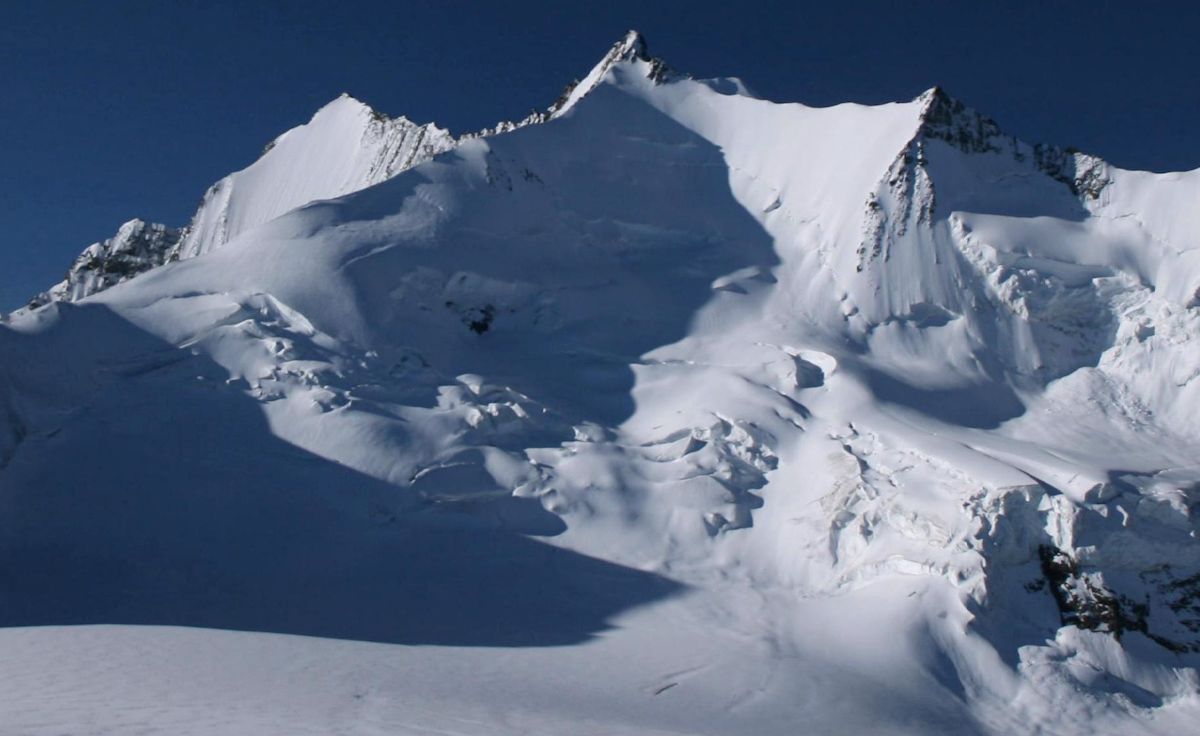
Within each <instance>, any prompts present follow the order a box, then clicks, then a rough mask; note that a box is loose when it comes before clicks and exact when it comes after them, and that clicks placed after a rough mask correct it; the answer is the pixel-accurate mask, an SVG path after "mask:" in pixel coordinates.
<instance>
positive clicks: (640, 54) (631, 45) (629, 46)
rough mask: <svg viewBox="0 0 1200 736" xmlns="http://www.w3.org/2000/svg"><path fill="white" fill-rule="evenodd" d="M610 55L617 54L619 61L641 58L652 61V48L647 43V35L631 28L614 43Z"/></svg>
mask: <svg viewBox="0 0 1200 736" xmlns="http://www.w3.org/2000/svg"><path fill="white" fill-rule="evenodd" d="M609 56H615V58H616V60H618V61H633V60H634V59H640V60H642V61H650V58H651V57H650V48H649V47H648V46H647V45H646V37H645V36H643V35H642V34H641V33H639V32H638V31H635V30H630V31H629V32H628V33H626V34H625V37H624V38H622V39H621V40H620V41H617V42H616V43H615V44H613V47H612V51H610V52H609Z"/></svg>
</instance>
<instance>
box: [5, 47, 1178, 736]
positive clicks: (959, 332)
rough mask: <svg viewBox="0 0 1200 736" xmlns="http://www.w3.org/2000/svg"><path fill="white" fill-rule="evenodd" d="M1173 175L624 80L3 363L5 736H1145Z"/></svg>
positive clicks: (302, 192)
mask: <svg viewBox="0 0 1200 736" xmlns="http://www.w3.org/2000/svg"><path fill="white" fill-rule="evenodd" d="M1198 205H1200V171H1193V172H1184V173H1174V174H1150V173H1146V172H1133V171H1123V170H1120V169H1117V168H1115V167H1112V166H1110V165H1108V164H1107V163H1105V162H1104V161H1101V160H1099V159H1096V158H1094V157H1091V156H1088V155H1086V154H1082V153H1078V152H1073V151H1067V150H1063V149H1059V148H1055V147H1053V146H1046V145H1036V146H1035V145H1029V144H1026V143H1024V142H1021V141H1018V140H1016V139H1014V138H1012V137H1010V136H1008V135H1006V134H1004V133H1003V132H1002V131H1001V130H1000V129H999V128H998V127H997V126H996V124H995V123H994V122H992V121H991V120H990V119H988V118H987V117H985V116H983V115H981V114H979V113H977V112H975V111H974V110H972V109H970V108H968V107H966V106H965V105H963V104H962V103H960V102H958V101H956V100H954V99H953V98H951V97H949V96H948V95H947V94H946V93H945V92H943V91H942V90H940V89H933V90H930V91H929V92H927V93H925V94H923V95H922V96H920V97H919V98H917V99H916V100H913V101H911V102H907V103H896V104H887V105H881V106H874V107H868V106H862V105H854V104H845V105H838V106H835V107H830V108H811V107H806V106H804V105H800V104H779V103H774V102H770V101H766V100H761V99H757V98H755V97H753V96H752V95H750V94H749V93H748V92H747V91H746V89H745V87H744V86H743V85H742V84H741V83H740V82H738V81H737V80H734V79H717V80H694V79H691V78H689V77H686V76H684V75H681V74H678V73H676V72H673V71H671V70H670V69H669V68H667V67H666V65H665V64H664V63H663V62H661V61H659V60H657V59H653V58H652V57H650V56H649V55H648V54H647V53H646V49H645V44H644V42H643V41H642V39H641V38H640V37H639V36H637V34H634V33H631V34H630V35H629V36H628V37H626V38H625V39H622V40H621V41H620V42H619V43H618V44H617V45H616V46H614V48H613V49H612V51H611V52H610V53H609V54H608V55H607V56H606V57H605V58H604V59H603V60H602V61H601V62H600V64H598V65H597V67H596V69H594V70H593V71H592V72H591V73H590V74H588V75H587V76H586V77H584V80H583V81H582V82H581V83H579V84H578V85H576V86H575V87H574V88H573V89H571V90H569V91H568V92H567V93H565V94H564V96H563V98H562V99H560V100H559V101H558V102H557V103H555V105H554V106H553V107H551V108H550V110H549V111H548V112H546V113H544V114H539V115H534V116H531V117H530V118H528V119H527V120H525V121H521V122H520V123H517V124H501V125H499V126H497V128H496V129H494V130H489V131H485V132H484V134H476V135H470V136H463V137H461V138H454V137H453V136H451V135H450V134H449V133H447V132H446V131H444V130H441V129H439V128H437V127H436V126H433V125H427V126H419V125H415V124H413V123H410V122H409V121H407V120H405V119H403V118H397V119H395V120H390V119H387V118H386V117H384V116H381V115H378V114H377V113H374V112H373V111H371V110H370V108H368V107H366V106H365V105H363V104H362V103H360V102H358V101H356V100H353V99H352V98H348V97H343V98H339V99H338V100H335V101H334V102H332V103H330V104H329V105H328V106H326V107H325V108H322V110H321V111H319V112H318V113H317V115H316V116H315V117H314V118H313V121H312V122H310V123H309V124H307V125H306V126H301V127H300V128H297V129H294V130H292V131H289V132H288V133H285V134H284V135H283V136H281V137H280V138H279V139H277V140H276V141H275V142H274V143H273V144H272V146H271V147H269V149H268V151H267V152H265V154H264V155H263V157H262V158H261V159H259V161H257V162H256V163H254V164H253V165H251V166H250V167H248V168H247V169H244V170H243V171H241V172H238V173H236V174H233V175H231V176H230V177H227V178H226V179H223V180H222V181H221V182H219V183H218V184H216V185H214V187H213V188H212V189H210V190H209V193H208V194H207V195H206V197H205V199H204V202H203V203H202V205H201V209H200V211H199V212H197V215H196V217H195V218H194V219H193V221H192V223H191V224H190V225H189V226H188V227H186V228H182V229H178V230H176V229H172V228H165V227H164V226H158V225H149V224H147V223H142V222H140V221H135V222H131V223H129V224H128V225H126V226H125V227H123V228H122V230H121V231H120V232H119V233H118V235H117V236H115V237H114V238H111V239H109V240H107V241H102V242H100V243H97V244H96V245H94V246H91V248H89V250H88V251H85V253H84V255H83V256H81V258H80V260H79V261H77V263H76V264H75V266H74V267H73V268H72V271H71V273H70V274H69V276H68V279H67V281H65V282H64V283H63V284H60V285H58V286H56V287H53V288H52V289H51V290H50V291H48V292H46V293H45V294H42V295H39V296H38V297H36V298H35V299H34V302H33V303H32V304H31V306H29V307H27V308H23V309H21V310H18V311H17V312H15V313H13V314H11V315H8V317H6V318H5V320H4V321H3V322H2V323H0V592H2V594H0V626H2V627H3V628H0V648H2V651H4V653H5V658H4V664H3V665H2V666H0V731H2V732H3V733H5V734H22V735H29V736H33V735H35V734H36V735H39V736H41V735H46V736H49V735H51V734H64V733H65V734H75V735H83V734H110V733H120V734H135V733H141V734H301V733H313V734H375V733H379V734H385V733H386V734H464V735H467V734H470V735H476V734H478V735H480V736H483V735H488V736H491V735H502V734H545V735H552V734H630V735H632V734H638V735H649V734H714V735H715V734H760V735H767V734H796V733H819V734H861V733H880V734H884V733H886V734H1012V733H1041V734H1063V735H1067V734H1087V735H1089V736H1094V735H1097V734H1143V733H1145V734H1182V733H1189V732H1192V731H1194V730H1195V724H1196V723H1197V722H1200V674H1198V671H1197V669H1196V667H1197V664H1198V663H1200V542H1198V540H1197V538H1196V535H1197V529H1198V526H1197V510H1196V507H1197V504H1198V503H1200V460H1198V458H1200V415H1198V414H1197V411H1196V408H1197V407H1200V393H1198V392H1200V380H1197V378H1198V377H1200V341H1198V340H1197V336H1198V335H1200V240H1198V235H1197V234H1198V233H1200V206H1198Z"/></svg>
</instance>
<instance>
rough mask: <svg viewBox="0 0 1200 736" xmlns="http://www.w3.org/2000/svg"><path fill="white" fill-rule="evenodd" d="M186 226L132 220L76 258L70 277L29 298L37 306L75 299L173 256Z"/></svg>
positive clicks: (131, 276)
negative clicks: (171, 226) (175, 226)
mask: <svg viewBox="0 0 1200 736" xmlns="http://www.w3.org/2000/svg"><path fill="white" fill-rule="evenodd" d="M184 232H185V231H183V230H178V229H175V228H170V227H167V226H166V225H160V224H156V223H149V222H145V221H143V220H136V219H135V220H130V221H129V222H127V223H125V224H124V225H122V226H121V227H120V229H118V230H117V233H116V235H114V236H112V237H111V238H108V239H107V240H102V241H100V242H98V243H93V244H91V245H89V246H88V247H87V248H84V250H83V252H82V253H80V254H79V257H78V258H76V259H75V262H74V263H72V264H71V268H70V269H69V270H68V271H67V275H66V278H64V279H63V280H62V281H60V282H59V283H57V284H55V285H54V286H52V287H50V288H49V289H47V290H46V291H44V292H42V293H41V294H38V295H37V296H35V297H33V298H32V299H30V300H29V308H31V309H36V308H37V307H40V306H42V305H44V304H48V303H50V302H62V301H67V302H74V301H79V300H80V299H83V298H84V297H88V296H91V295H92V294H95V293H97V292H100V291H104V290H105V289H107V288H109V287H110V286H115V285H117V284H119V283H121V282H122V281H128V280H129V279H131V278H133V277H134V276H137V275H138V274H141V273H145V272H146V271H149V270H150V269H152V268H157V267H158V266H161V265H163V264H164V263H167V262H168V261H170V260H173V259H174V258H175V257H176V252H177V248H178V247H179V244H180V243H181V242H182V239H183V235H184Z"/></svg>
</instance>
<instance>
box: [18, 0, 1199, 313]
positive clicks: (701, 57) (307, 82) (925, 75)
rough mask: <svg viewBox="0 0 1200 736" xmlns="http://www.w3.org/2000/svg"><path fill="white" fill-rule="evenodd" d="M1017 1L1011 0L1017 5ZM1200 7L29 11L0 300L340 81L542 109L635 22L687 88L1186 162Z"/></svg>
mask: <svg viewBox="0 0 1200 736" xmlns="http://www.w3.org/2000/svg"><path fill="white" fill-rule="evenodd" d="M1012 6H1019V7H1012ZM1198 8H1200V4H1196V3H1182V2H1181V3H1134V2H1129V3H1107V2H1096V1H1095V0H1093V1H1092V2H1070V3H1068V2H1063V3H1057V2H1051V1H1049V0H1044V1H1043V2H1030V3H1028V4H1023V3H999V2H996V3H991V2H983V1H982V0H981V1H980V2H967V1H962V2H932V1H927V2H916V1H914V2H900V1H899V0H896V1H895V2H853V3H851V2H834V1H833V0H827V1H826V2H820V3H814V2H803V1H801V0H792V1H791V2H752V1H751V2H728V1H727V0H726V1H725V2H719V3H718V2H704V1H702V0H691V1H690V2H678V3H666V2H664V3H652V2H648V1H647V0H642V2H621V1H617V0H602V1H600V2H587V3H585V2H582V1H580V2H575V1H574V0H569V1H567V2H543V3H534V2H519V1H517V0H514V1H513V2H495V1H492V2H487V3H484V2H477V3H459V2H450V1H445V0H443V1H440V2H403V1H401V0H391V1H388V2H356V1H354V0H337V1H336V2H332V1H326V2H301V1H299V0H297V1H294V2H267V1H259V2H251V1H250V0H243V2H227V1H225V0H214V1H210V2H196V1H194V0H174V2H121V1H118V0H112V1H109V2H86V3H84V2H79V3H66V2H42V3H36V4H35V3H32V2H29V3H25V4H24V7H22V6H21V5H18V4H16V3H5V8H4V12H3V13H2V14H0V15H2V17H0V141H3V149H2V153H0V218H2V220H3V225H4V227H3V229H2V230H0V309H3V308H6V307H7V308H11V307H14V306H17V305H18V304H20V303H22V302H23V301H24V300H25V299H26V298H28V297H29V296H31V295H32V294H33V293H34V292H36V291H38V290H40V289H42V288H44V287H46V286H49V285H50V284H51V283H52V282H54V281H56V280H57V279H59V278H60V277H61V274H62V272H63V271H64V270H65V268H66V266H67V265H68V264H69V263H70V261H71V259H72V258H73V257H74V255H75V254H76V253H78V251H79V250H80V249H81V248H83V247H84V246H85V245H87V244H88V243H91V242H93V241H95V240H98V239H101V238H104V237H108V236H109V235H110V234H111V233H112V232H113V231H115V229H116V227H117V226H118V225H119V224H120V223H121V222H123V221H125V220H127V219H129V218H131V217H134V216H138V217H142V218H146V219H150V220H155V221H161V222H166V223H168V224H172V225H182V224H185V223H186V222H187V220H188V218H189V217H190V215H191V213H192V211H193V210H194V208H195V206H196V204H197V202H198V200H199V198H200V195H201V194H202V193H203V192H204V190H205V189H206V188H207V186H208V185H209V184H210V183H212V182H213V181H215V180H216V179H218V178H220V177H221V176H223V175H224V174H226V173H228V172H230V171H233V170H236V169H239V168H241V167H243V166H245V165H247V164H249V163H250V162H251V161H253V159H254V158H255V157H256V156H257V155H258V153H259V152H260V151H261V150H262V147H263V146H264V145H265V144H266V143H267V141H269V140H271V139H272V138H274V137H275V136H276V135H278V134H279V133H280V132H282V131H283V130H285V129H287V128H289V127H291V126H294V125H297V124H299V123H302V122H305V121H306V120H307V119H308V118H309V117H310V116H311V114H312V113H313V112H314V111H315V110H316V109H317V108H318V107H319V106H321V105H322V104H324V103H325V102H326V101H328V100H330V99H332V98H333V97H335V96H336V95H337V94H338V93H340V92H342V91H343V90H345V91H349V92H351V93H353V94H354V95H355V96H357V97H359V98H361V99H363V100H365V101H367V102H369V103H370V104H372V105H373V106H375V107H376V108H378V109H380V110H382V111H384V112H387V113H391V114H403V115H407V116H408V117H409V118H411V119H413V120H416V121H419V122H424V121H428V120H434V121H437V122H438V123H440V124H441V125H443V126H446V127H449V128H450V129H451V130H453V131H455V132H462V131H466V130H473V129H477V128H481V127H484V126H486V125H489V124H491V123H494V122H496V121H497V120H500V119H505V118H516V117H520V116H522V115H524V114H525V113H526V112H527V111H528V110H529V109H531V108H534V107H539V108H540V107H544V106H545V105H546V104H548V103H549V102H550V101H552V100H553V99H554V98H555V96H556V95H557V94H558V92H559V91H560V90H561V88H562V87H563V85H564V84H566V83H567V82H569V81H571V79H573V78H574V77H577V76H581V75H583V74H584V73H585V72H586V71H587V70H588V69H589V68H590V67H591V65H592V64H593V63H594V62H595V61H596V60H597V59H598V58H599V57H600V56H601V55H602V54H603V53H604V51H605V50H606V49H607V47H608V46H609V44H611V43H612V42H613V41H615V40H616V39H617V38H619V37H620V36H621V35H622V33H623V32H624V31H625V30H626V29H628V28H631V27H634V28H637V29H639V30H641V31H642V32H643V33H644V34H645V35H646V37H647V39H648V40H649V42H650V46H651V49H652V51H653V52H654V53H655V54H657V55H659V56H662V57H663V58H665V59H666V60H667V61H668V62H669V63H670V64H671V65H672V66H674V67H676V68H677V69H680V70H682V71H686V72H689V73H692V74H694V75H696V76H739V77H741V78H743V79H744V80H745V81H746V82H747V83H748V84H749V86H750V87H751V88H752V89H753V90H755V91H756V92H757V93H758V94H760V95H762V96H764V97H767V98H770V99H776V100H788V101H791V100H796V101H801V102H805V103H808V104H815V105H827V104H833V103H836V102H843V101H858V102H882V101H887V100H896V99H908V98H911V97H913V96H915V95H917V94H918V93H920V92H921V91H922V90H924V89H926V88H928V87H930V86H932V85H934V84H942V85H943V86H945V87H946V88H947V89H948V90H949V91H950V92H951V94H953V95H955V96H957V97H959V98H961V99H963V100H964V101H966V102H967V103H968V104H971V105H972V106H974V107H976V108H978V109H980V110H982V111H984V112H986V113H988V114H990V115H991V116H992V117H994V118H996V119H997V120H998V121H999V122H1000V124H1001V126H1002V127H1004V128H1005V129H1006V130H1007V131H1009V132H1012V133H1015V134H1016V135H1018V136H1020V137H1022V138H1025V139H1027V140H1034V141H1047V142H1052V143H1058V144H1061V145H1074V146H1077V147H1079V148H1081V149H1083V150H1086V151H1088V152H1092V153H1096V154H1099V155H1101V156H1103V157H1105V158H1107V159H1108V160H1110V161H1112V162H1114V163H1116V164H1117V165H1120V166H1124V167H1130V168H1146V169H1152V170H1172V169H1191V168H1196V167H1197V166H1200V135H1198V134H1197V132H1196V123H1197V121H1198V120H1200V83H1198V81H1197V73H1198V72H1200V53H1198V52H1197V51H1196V48H1197V41H1196V36H1195V34H1196V32H1197V29H1198V28H1200V9H1198Z"/></svg>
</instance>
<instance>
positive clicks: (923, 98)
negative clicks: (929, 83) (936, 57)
mask: <svg viewBox="0 0 1200 736" xmlns="http://www.w3.org/2000/svg"><path fill="white" fill-rule="evenodd" d="M915 102H918V103H920V105H921V117H920V121H921V127H920V131H919V134H920V135H921V136H922V137H924V138H930V139H934V140H941V141H945V142H946V143H949V144H950V145H952V146H954V147H955V148H958V149H960V150H962V151H966V152H967V153H984V152H987V151H998V150H999V147H998V145H997V144H996V141H995V139H996V138H999V137H1001V136H1003V135H1004V134H1003V132H1001V130H1000V126H999V125H997V124H996V121H995V120H992V119H991V118H989V117H987V116H986V115H982V114H980V113H979V112H976V111H975V110H974V109H972V108H970V107H967V106H966V105H964V104H963V103H962V102H960V101H959V100H957V99H955V98H953V97H951V96H950V95H949V94H947V93H946V90H944V89H942V88H941V87H932V88H930V89H928V90H926V91H924V92H922V93H921V95H920V96H918V97H917V99H916V100H915Z"/></svg>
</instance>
